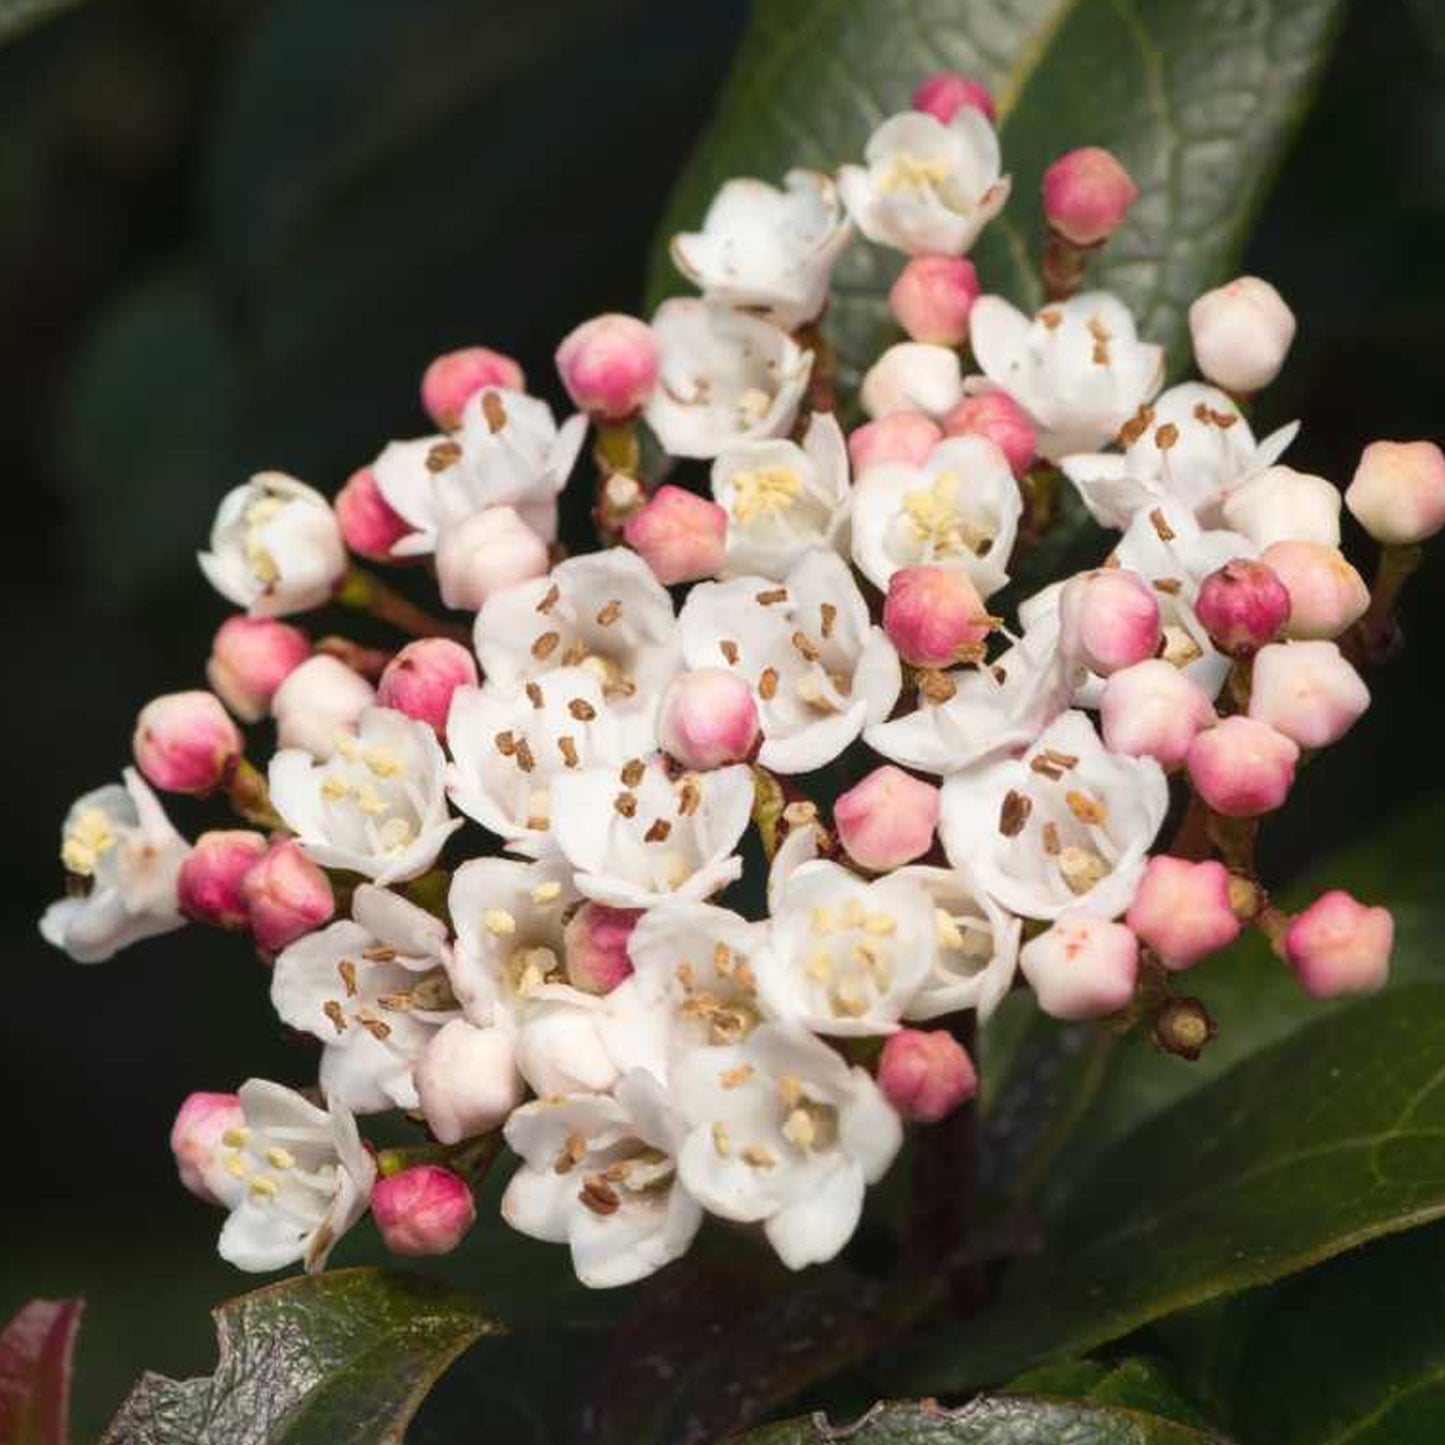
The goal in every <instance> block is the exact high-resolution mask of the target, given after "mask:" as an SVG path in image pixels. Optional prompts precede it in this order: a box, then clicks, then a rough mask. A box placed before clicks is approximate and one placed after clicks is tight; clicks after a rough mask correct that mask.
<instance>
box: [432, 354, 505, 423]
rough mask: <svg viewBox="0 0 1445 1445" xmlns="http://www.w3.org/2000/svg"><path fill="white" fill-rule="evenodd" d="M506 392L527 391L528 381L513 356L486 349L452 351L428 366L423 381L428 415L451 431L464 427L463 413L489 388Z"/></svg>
mask: <svg viewBox="0 0 1445 1445" xmlns="http://www.w3.org/2000/svg"><path fill="white" fill-rule="evenodd" d="M492 386H496V387H501V388H502V390H504V391H525V390H526V389H527V378H526V377H525V376H523V375H522V368H521V367H520V366H518V365H517V363H516V362H515V361H513V360H512V358H511V357H510V356H503V355H502V353H501V352H500V351H489V350H488V349H487V348H486V347H485V346H467V347H463V348H462V350H460V351H448V352H446V353H444V354H443V355H441V356H439V357H437V359H436V360H435V361H433V362H432V364H431V365H430V366H428V367H427V369H426V373H425V375H423V377H422V379H421V404H422V405H423V406H424V407H425V408H426V410H427V415H428V416H430V417H431V419H432V420H433V421H434V422H435V423H436V424H437V425H438V426H439V427H444V428H445V429H446V430H448V431H452V430H455V428H457V427H459V426H460V425H461V424H462V411H463V409H464V408H465V407H466V404H467V403H468V402H469V401H470V400H471V399H472V398H473V397H474V396H475V395H476V394H477V393H478V392H479V391H485V390H486V389H487V388H488V387H492Z"/></svg>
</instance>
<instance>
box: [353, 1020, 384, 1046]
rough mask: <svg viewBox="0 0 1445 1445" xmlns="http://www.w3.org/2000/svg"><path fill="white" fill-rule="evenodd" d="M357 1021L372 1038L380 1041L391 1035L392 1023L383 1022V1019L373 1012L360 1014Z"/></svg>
mask: <svg viewBox="0 0 1445 1445" xmlns="http://www.w3.org/2000/svg"><path fill="white" fill-rule="evenodd" d="M356 1021H357V1023H359V1024H360V1025H361V1027H362V1028H364V1029H365V1030H366V1031H367V1033H369V1034H370V1035H371V1036H372V1038H374V1039H376V1040H377V1042H378V1043H380V1042H384V1041H385V1040H386V1039H389V1038H390V1037H391V1025H390V1024H388V1023H383V1022H382V1020H381V1019H379V1018H376V1017H375V1016H374V1015H372V1014H367V1013H363V1014H358V1015H357V1017H356Z"/></svg>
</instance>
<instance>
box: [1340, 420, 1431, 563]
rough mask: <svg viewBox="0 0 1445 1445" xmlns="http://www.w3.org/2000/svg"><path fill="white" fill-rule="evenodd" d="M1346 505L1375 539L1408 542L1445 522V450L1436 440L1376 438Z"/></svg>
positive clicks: (1358, 470)
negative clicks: (1381, 439)
mask: <svg viewBox="0 0 1445 1445" xmlns="http://www.w3.org/2000/svg"><path fill="white" fill-rule="evenodd" d="M1345 506H1347V507H1348V508H1349V509H1350V513H1351V515H1352V516H1353V517H1354V518H1355V520H1356V521H1357V522H1359V524H1360V525H1361V526H1362V527H1363V528H1364V529H1365V531H1367V532H1368V533H1369V534H1370V536H1372V537H1373V538H1374V539H1375V541H1377V542H1383V543H1386V544H1389V545H1395V546H1404V545H1408V544H1409V543H1412V542H1423V541H1424V540H1425V538H1426V537H1433V536H1434V535H1435V533H1436V532H1438V531H1439V530H1440V529H1441V528H1442V527H1445V452H1441V450H1440V448H1439V447H1437V446H1436V445H1435V443H1434V442H1371V443H1370V444H1369V446H1367V447H1366V448H1365V450H1364V453H1363V455H1362V456H1361V457H1360V465H1359V466H1358V467H1356V468H1355V475H1354V479H1353V480H1352V481H1351V482H1350V485H1349V487H1348V488H1347V489H1346V491H1345Z"/></svg>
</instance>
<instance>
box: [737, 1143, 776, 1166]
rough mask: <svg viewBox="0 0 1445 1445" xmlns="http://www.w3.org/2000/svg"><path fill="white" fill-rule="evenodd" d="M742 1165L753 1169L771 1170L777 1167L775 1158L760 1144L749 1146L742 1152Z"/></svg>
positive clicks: (770, 1151)
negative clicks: (747, 1165)
mask: <svg viewBox="0 0 1445 1445" xmlns="http://www.w3.org/2000/svg"><path fill="white" fill-rule="evenodd" d="M742 1155H743V1163H744V1164H750V1165H751V1166H752V1167H753V1168H754V1169H772V1168H774V1167H775V1166H776V1165H777V1162H778V1160H777V1156H776V1155H775V1154H774V1153H773V1152H772V1150H770V1149H765V1148H763V1146H762V1145H761V1144H749V1145H748V1146H747V1147H746V1148H745V1149H744V1150H743V1151H742Z"/></svg>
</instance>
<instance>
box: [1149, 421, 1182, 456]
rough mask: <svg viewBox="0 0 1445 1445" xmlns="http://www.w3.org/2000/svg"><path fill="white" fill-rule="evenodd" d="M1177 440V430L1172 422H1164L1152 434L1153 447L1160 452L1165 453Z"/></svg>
mask: <svg viewBox="0 0 1445 1445" xmlns="http://www.w3.org/2000/svg"><path fill="white" fill-rule="evenodd" d="M1178 440H1179V428H1178V427H1177V426H1175V425H1174V423H1173V422H1172V421H1166V422H1165V423H1164V425H1163V426H1161V427H1160V428H1159V430H1158V431H1156V432H1155V433H1154V445H1155V446H1156V447H1158V448H1159V450H1160V451H1161V452H1167V451H1168V450H1169V449H1170V448H1171V447H1172V446H1173V445H1174V443H1175V442H1177V441H1178Z"/></svg>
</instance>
